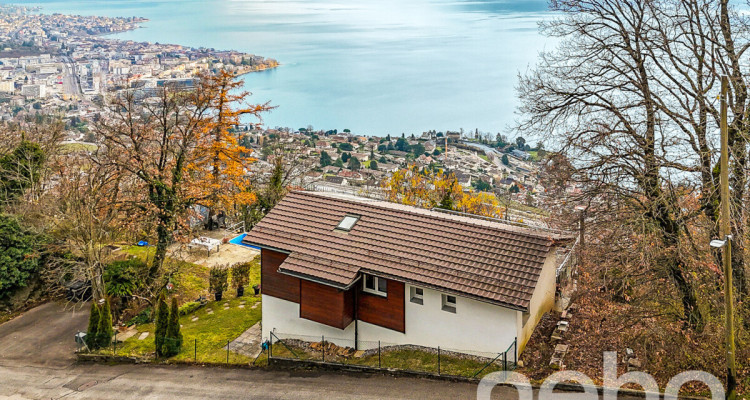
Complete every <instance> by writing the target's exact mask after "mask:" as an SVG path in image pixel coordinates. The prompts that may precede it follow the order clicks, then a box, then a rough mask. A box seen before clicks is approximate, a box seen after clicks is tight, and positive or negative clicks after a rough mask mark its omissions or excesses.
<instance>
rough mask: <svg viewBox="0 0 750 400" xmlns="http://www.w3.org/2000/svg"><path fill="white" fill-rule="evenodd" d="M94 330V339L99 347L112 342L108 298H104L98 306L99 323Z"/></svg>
mask: <svg viewBox="0 0 750 400" xmlns="http://www.w3.org/2000/svg"><path fill="white" fill-rule="evenodd" d="M98 327H99V328H98V329H97V332H96V341H97V344H98V345H99V347H100V348H104V347H107V346H109V345H110V344H111V343H112V335H113V331H112V309H111V307H110V306H109V299H108V298H105V300H104V304H103V305H102V306H101V307H100V308H99V323H98Z"/></svg>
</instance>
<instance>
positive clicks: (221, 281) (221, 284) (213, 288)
mask: <svg viewBox="0 0 750 400" xmlns="http://www.w3.org/2000/svg"><path fill="white" fill-rule="evenodd" d="M228 275H229V270H227V268H225V267H224V266H218V267H213V268H211V274H210V277H209V279H208V291H209V292H211V293H223V292H224V291H225V290H227V286H228V285H227V277H228Z"/></svg>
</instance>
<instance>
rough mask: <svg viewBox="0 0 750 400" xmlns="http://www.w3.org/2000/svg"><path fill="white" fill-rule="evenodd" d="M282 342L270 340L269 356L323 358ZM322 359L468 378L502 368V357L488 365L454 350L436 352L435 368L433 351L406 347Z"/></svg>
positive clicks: (317, 359)
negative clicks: (270, 351) (271, 354)
mask: <svg viewBox="0 0 750 400" xmlns="http://www.w3.org/2000/svg"><path fill="white" fill-rule="evenodd" d="M284 343H285V344H287V346H288V347H287V346H284V344H282V343H281V342H275V343H274V345H273V357H279V358H291V359H298V360H314V361H323V354H322V352H321V351H320V350H313V349H311V348H309V347H307V346H299V345H298V342H295V341H288V340H285V341H284ZM369 353H372V354H369ZM325 361H326V362H333V363H340V364H349V365H361V366H368V367H377V368H394V369H398V370H405V371H417V372H427V373H432V374H437V373H438V370H439V372H440V374H441V375H454V376H463V377H469V378H471V377H474V375H475V374H477V373H478V374H477V378H481V377H483V376H485V375H487V374H489V373H491V372H496V371H502V370H503V364H502V360H500V361H497V360H496V361H495V362H493V363H492V364H490V365H487V364H488V363H489V362H490V361H491V360H490V359H487V360H477V359H472V358H466V357H461V356H457V355H455V353H453V354H450V353H449V354H446V353H442V354H441V355H440V361H439V364H440V365H439V368H438V355H437V352H435V351H427V350H418V349H410V348H409V349H407V348H401V349H392V348H391V349H387V350H383V351H382V352H381V353H380V355H378V353H377V351H374V352H372V351H370V352H368V355H366V356H363V357H359V358H358V357H353V356H350V357H344V356H338V355H336V354H335V351H333V352H330V351H329V352H326V356H325ZM485 366H486V368H485ZM483 368H484V369H483ZM480 371H481V372H480Z"/></svg>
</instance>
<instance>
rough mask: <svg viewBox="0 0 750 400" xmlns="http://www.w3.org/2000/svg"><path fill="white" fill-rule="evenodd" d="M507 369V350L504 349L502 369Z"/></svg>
mask: <svg viewBox="0 0 750 400" xmlns="http://www.w3.org/2000/svg"><path fill="white" fill-rule="evenodd" d="M507 370H508V350H505V353H503V371H507Z"/></svg>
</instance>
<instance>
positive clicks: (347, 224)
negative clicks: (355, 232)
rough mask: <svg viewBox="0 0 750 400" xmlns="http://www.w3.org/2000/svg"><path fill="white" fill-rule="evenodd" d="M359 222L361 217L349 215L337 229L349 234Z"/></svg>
mask: <svg viewBox="0 0 750 400" xmlns="http://www.w3.org/2000/svg"><path fill="white" fill-rule="evenodd" d="M357 221H359V215H347V216H345V217H344V219H342V220H341V222H339V224H338V226H336V229H338V230H342V231H347V232H348V231H350V230H352V228H353V227H354V224H356V223H357Z"/></svg>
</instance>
